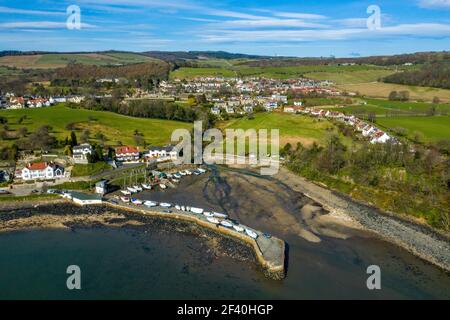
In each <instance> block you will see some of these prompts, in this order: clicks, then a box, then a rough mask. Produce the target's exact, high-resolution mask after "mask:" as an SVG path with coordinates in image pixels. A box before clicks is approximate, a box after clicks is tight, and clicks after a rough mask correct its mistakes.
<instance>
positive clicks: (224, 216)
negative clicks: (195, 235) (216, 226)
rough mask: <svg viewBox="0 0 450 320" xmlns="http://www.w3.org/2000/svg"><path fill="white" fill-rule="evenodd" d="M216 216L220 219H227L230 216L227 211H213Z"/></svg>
mask: <svg viewBox="0 0 450 320" xmlns="http://www.w3.org/2000/svg"><path fill="white" fill-rule="evenodd" d="M213 215H214V217H216V218H220V219H226V218H228V215H227V214H225V213H219V212H213Z"/></svg>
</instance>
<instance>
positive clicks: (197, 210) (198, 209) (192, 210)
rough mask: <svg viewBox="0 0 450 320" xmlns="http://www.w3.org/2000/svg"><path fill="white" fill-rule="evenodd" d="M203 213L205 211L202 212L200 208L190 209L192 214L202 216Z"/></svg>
mask: <svg viewBox="0 0 450 320" xmlns="http://www.w3.org/2000/svg"><path fill="white" fill-rule="evenodd" d="M203 211H205V210H203V209H201V208H191V212H192V213H197V214H202V213H203Z"/></svg>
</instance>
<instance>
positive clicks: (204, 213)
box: [203, 211, 214, 218]
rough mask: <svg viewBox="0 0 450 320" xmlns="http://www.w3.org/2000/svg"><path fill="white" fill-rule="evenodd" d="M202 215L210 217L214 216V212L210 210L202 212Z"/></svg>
mask: <svg viewBox="0 0 450 320" xmlns="http://www.w3.org/2000/svg"><path fill="white" fill-rule="evenodd" d="M203 215H204V216H205V217H209V218H212V217H214V213H212V212H206V211H205V212H203Z"/></svg>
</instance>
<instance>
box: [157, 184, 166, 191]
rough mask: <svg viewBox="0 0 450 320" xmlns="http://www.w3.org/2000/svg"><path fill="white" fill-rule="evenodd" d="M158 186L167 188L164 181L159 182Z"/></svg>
mask: <svg viewBox="0 0 450 320" xmlns="http://www.w3.org/2000/svg"><path fill="white" fill-rule="evenodd" d="M159 186H160V187H161V189H163V190H164V189H167V186H166V185H165V184H164V183H160V184H159Z"/></svg>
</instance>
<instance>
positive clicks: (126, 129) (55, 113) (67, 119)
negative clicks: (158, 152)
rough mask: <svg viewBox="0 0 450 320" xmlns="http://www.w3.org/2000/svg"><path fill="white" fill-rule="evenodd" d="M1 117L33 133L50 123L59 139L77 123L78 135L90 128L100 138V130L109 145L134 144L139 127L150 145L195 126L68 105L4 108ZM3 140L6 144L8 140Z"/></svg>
mask: <svg viewBox="0 0 450 320" xmlns="http://www.w3.org/2000/svg"><path fill="white" fill-rule="evenodd" d="M24 115H26V116H27V118H26V120H24V121H23V123H22V124H18V123H17V122H18V119H19V118H20V117H21V116H24ZM0 116H1V117H6V118H7V119H8V127H9V130H18V129H20V128H22V127H26V128H27V129H28V131H29V132H32V131H35V130H36V129H37V128H39V127H41V126H43V125H50V126H51V127H52V133H53V134H54V135H55V136H56V137H57V138H58V140H63V139H65V138H66V137H67V136H68V134H69V133H70V131H69V130H67V129H66V126H67V125H68V124H69V123H75V127H76V129H77V130H76V133H77V135H78V138H80V135H81V133H82V131H83V130H86V129H87V130H89V131H90V138H91V139H90V140H91V141H96V139H95V134H96V133H102V134H103V135H105V137H106V139H107V141H106V143H107V144H109V145H117V144H118V142H119V141H120V142H122V143H123V144H131V145H134V144H135V142H134V139H133V135H134V131H135V130H138V131H139V132H140V133H142V134H143V135H144V139H145V141H146V143H147V144H150V145H166V144H168V143H170V139H171V135H172V132H173V130H175V129H178V128H185V129H190V128H191V124H189V123H184V122H178V121H169V120H159V119H144V118H133V117H127V116H123V115H119V114H115V113H111V112H103V111H90V110H85V109H71V108H67V107H64V106H54V107H47V108H40V109H21V110H3V111H0ZM2 142H3V143H5V141H2ZM2 142H0V143H2ZM6 142H7V143H12V142H13V140H7V141H6Z"/></svg>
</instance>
